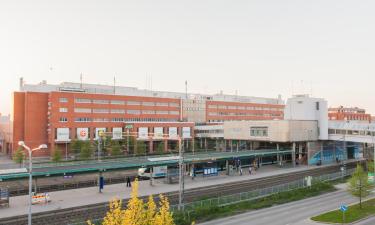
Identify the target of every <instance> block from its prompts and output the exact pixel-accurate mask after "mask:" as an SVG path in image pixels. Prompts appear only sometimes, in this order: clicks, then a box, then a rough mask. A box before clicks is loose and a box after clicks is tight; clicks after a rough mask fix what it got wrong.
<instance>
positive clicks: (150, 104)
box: [142, 102, 155, 106]
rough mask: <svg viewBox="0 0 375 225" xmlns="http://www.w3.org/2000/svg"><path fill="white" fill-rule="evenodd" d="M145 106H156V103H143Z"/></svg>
mask: <svg viewBox="0 0 375 225" xmlns="http://www.w3.org/2000/svg"><path fill="white" fill-rule="evenodd" d="M142 105H143V106H155V103H154V102H142Z"/></svg>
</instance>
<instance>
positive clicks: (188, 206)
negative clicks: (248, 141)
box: [171, 169, 355, 213]
mask: <svg viewBox="0 0 375 225" xmlns="http://www.w3.org/2000/svg"><path fill="white" fill-rule="evenodd" d="M354 170H355V169H349V170H344V171H341V172H336V173H331V174H325V175H320V176H314V177H312V184H314V183H317V182H322V181H332V180H338V179H340V178H342V179H343V178H344V177H346V176H349V175H351V174H352V173H353V172H354ZM305 187H307V179H306V178H302V179H299V180H296V181H292V182H288V183H285V184H280V185H276V186H272V187H267V188H261V189H256V190H253V191H249V192H242V193H237V194H232V195H225V196H219V197H216V198H210V199H206V200H201V201H194V202H190V203H185V204H183V209H184V212H185V213H186V212H187V213H189V212H191V211H194V210H195V209H197V208H205V207H221V206H226V205H232V204H237V203H240V202H245V201H252V200H256V199H259V198H264V197H267V196H269V195H272V194H277V193H281V192H287V191H292V190H296V189H300V188H305ZM171 210H172V211H178V207H177V205H172V206H171Z"/></svg>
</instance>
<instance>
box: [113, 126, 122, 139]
mask: <svg viewBox="0 0 375 225" xmlns="http://www.w3.org/2000/svg"><path fill="white" fill-rule="evenodd" d="M112 139H122V128H121V127H114V128H113V129H112Z"/></svg>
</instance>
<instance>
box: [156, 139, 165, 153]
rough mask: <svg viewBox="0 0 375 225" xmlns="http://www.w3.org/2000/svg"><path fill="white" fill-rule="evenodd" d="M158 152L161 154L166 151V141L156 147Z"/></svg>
mask: <svg viewBox="0 0 375 225" xmlns="http://www.w3.org/2000/svg"><path fill="white" fill-rule="evenodd" d="M156 153H158V154H159V155H161V154H163V153H164V141H162V142H160V143H159V144H158V147H157V148H156Z"/></svg>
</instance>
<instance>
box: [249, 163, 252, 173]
mask: <svg viewBox="0 0 375 225" xmlns="http://www.w3.org/2000/svg"><path fill="white" fill-rule="evenodd" d="M251 170H252V168H251V165H250V166H249V175H251Z"/></svg>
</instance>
